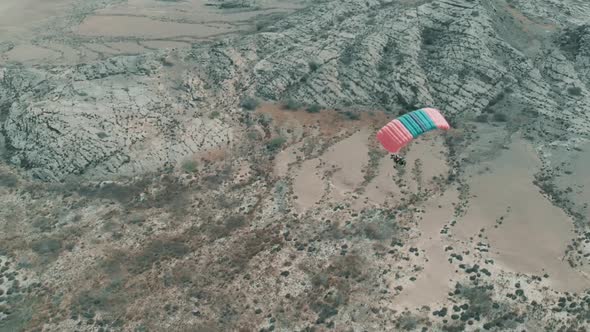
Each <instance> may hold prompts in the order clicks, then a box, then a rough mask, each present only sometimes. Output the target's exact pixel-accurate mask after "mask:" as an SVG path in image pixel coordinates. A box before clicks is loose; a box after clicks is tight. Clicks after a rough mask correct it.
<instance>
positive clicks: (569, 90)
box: [567, 86, 582, 96]
mask: <svg viewBox="0 0 590 332" xmlns="http://www.w3.org/2000/svg"><path fill="white" fill-rule="evenodd" d="M567 93H569V94H570V95H572V96H581V95H582V89H581V88H580V87H577V86H576V87H569V88H567Z"/></svg>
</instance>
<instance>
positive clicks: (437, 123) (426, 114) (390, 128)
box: [377, 108, 451, 166]
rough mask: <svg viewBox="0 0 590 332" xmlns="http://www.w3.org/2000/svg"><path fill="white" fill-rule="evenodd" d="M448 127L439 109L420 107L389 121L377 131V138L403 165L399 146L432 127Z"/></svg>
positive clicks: (445, 128) (394, 159) (403, 160)
mask: <svg viewBox="0 0 590 332" xmlns="http://www.w3.org/2000/svg"><path fill="white" fill-rule="evenodd" d="M450 128H451V126H449V123H448V122H447V120H445V118H444V117H443V116H442V114H440V111H439V110H437V109H435V108H422V109H419V110H415V111H412V112H410V113H406V114H404V115H402V116H400V117H398V118H397V119H393V120H392V121H390V122H389V123H388V124H386V125H385V126H384V127H383V128H381V129H380V130H379V131H378V132H377V139H378V140H379V142H381V145H382V146H383V147H384V148H385V149H386V150H387V151H389V152H391V153H392V154H393V155H392V156H391V158H392V159H393V161H394V162H395V163H396V164H398V165H402V166H403V165H405V164H406V161H405V159H404V158H403V157H402V156H400V155H399V154H398V152H399V150H401V148H403V147H404V146H406V145H407V144H408V143H410V142H411V141H412V140H413V139H414V138H416V137H418V136H420V135H422V134H424V133H425V132H428V131H431V130H434V129H442V130H448V129H450Z"/></svg>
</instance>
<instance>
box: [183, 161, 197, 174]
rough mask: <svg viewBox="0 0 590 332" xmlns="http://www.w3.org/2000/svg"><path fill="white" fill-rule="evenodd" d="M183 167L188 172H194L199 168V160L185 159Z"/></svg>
mask: <svg viewBox="0 0 590 332" xmlns="http://www.w3.org/2000/svg"><path fill="white" fill-rule="evenodd" d="M182 169H183V170H184V171H185V172H187V173H193V172H194V171H196V170H197V162H196V161H194V160H192V159H188V160H185V161H183V162H182Z"/></svg>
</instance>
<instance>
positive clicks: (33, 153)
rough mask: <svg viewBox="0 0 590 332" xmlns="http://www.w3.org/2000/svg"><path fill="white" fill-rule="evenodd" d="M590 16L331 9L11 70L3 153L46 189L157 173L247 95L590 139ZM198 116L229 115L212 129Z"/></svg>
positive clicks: (213, 132) (393, 4)
mask: <svg viewBox="0 0 590 332" xmlns="http://www.w3.org/2000/svg"><path fill="white" fill-rule="evenodd" d="M543 6H545V7H543ZM556 8H561V9H556ZM555 10H559V15H557V16H555V15H550V16H549V15H548V14H547V13H549V12H553V11H555ZM568 13H570V14H568ZM583 13H586V16H585V17H588V15H590V9H589V8H588V6H587V5H583V4H579V2H575V1H571V3H570V2H567V1H566V2H560V3H559V4H557V3H555V2H552V1H545V2H543V3H542V4H539V5H537V4H535V6H534V8H533V7H532V5H531V4H529V3H528V2H526V1H511V2H510V3H504V2H497V3H494V4H491V3H489V2H486V1H468V0H454V1H401V2H398V1H355V0H349V1H325V2H321V3H319V4H316V5H314V6H312V7H310V8H307V9H304V10H300V11H298V12H296V13H295V14H293V15H290V16H289V17H287V18H286V19H283V20H280V21H278V22H275V23H274V24H271V25H268V26H265V27H263V28H262V29H261V31H260V32H258V33H256V34H254V35H250V36H246V37H243V38H239V39H226V40H222V41H218V42H213V43H206V44H202V45H195V46H194V47H193V48H192V49H190V50H177V51H167V52H163V53H153V54H148V55H145V56H140V57H116V58H113V59H110V60H108V61H102V62H97V63H93V64H87V65H82V66H79V67H77V68H49V69H29V68H4V69H3V70H2V77H1V80H0V82H1V83H0V105H2V114H3V115H2V118H1V119H2V121H3V123H2V128H3V133H4V135H5V141H6V143H5V144H6V146H7V148H6V150H8V151H10V153H9V159H10V160H11V162H12V163H14V164H17V165H21V166H23V167H25V168H26V169H29V170H30V171H31V173H32V174H34V175H35V176H37V177H39V178H42V179H47V180H57V179H62V178H63V177H65V176H67V175H68V174H82V173H85V174H88V175H101V174H102V175H111V174H131V173H136V172H142V171H146V170H154V169H157V168H158V167H162V166H163V165H165V164H166V163H174V162H176V161H177V160H178V159H179V158H183V157H184V156H186V155H187V154H190V153H196V152H199V151H203V150H205V149H209V148H215V147H219V146H220V145H223V144H227V140H228V135H229V132H230V129H229V128H231V127H232V126H235V123H234V122H233V120H232V117H234V116H233V115H231V114H232V113H231V112H230V110H231V109H233V108H235V107H236V106H237V105H238V103H239V100H240V99H241V98H243V97H244V96H248V95H250V96H256V97H259V98H262V99H266V100H275V101H279V100H285V99H293V100H297V101H300V102H303V103H307V104H312V103H315V104H320V105H324V106H327V107H337V106H346V105H348V106H350V105H355V106H358V107H372V108H385V109H390V110H402V109H411V108H416V107H420V106H423V105H435V106H437V107H439V108H440V109H442V110H443V111H444V112H445V113H446V114H447V115H448V116H449V117H451V118H455V119H456V121H463V119H467V118H469V117H474V116H476V115H478V114H480V113H482V112H485V111H491V112H501V113H503V114H505V115H507V116H508V118H511V117H512V118H516V117H519V116H520V113H521V112H527V111H534V114H535V115H536V116H541V117H543V119H544V121H545V120H546V121H545V122H546V123H550V124H551V125H550V126H549V127H548V128H550V127H556V128H558V127H563V128H567V129H568V131H570V132H575V133H577V134H587V132H588V130H589V126H588V119H587V117H588V112H585V110H587V109H588V108H590V92H589V87H588V81H589V80H590V72H589V70H588V68H590V66H589V65H588V61H589V60H588V59H589V56H588V55H589V52H590V51H589V49H590V46H589V45H590V36H589V31H590V30H589V28H588V25H578V26H574V25H573V24H576V23H579V21H580V20H581V18H582V17H583V16H582V14H583ZM535 15H536V16H535ZM572 15H575V16H572ZM541 17H549V18H548V19H544V18H541ZM560 17H564V18H563V19H559V18H560ZM576 17H577V18H578V19H577V20H576ZM566 18H568V19H566ZM168 58H173V59H174V60H167V59H168ZM203 110H217V111H218V112H221V113H224V114H228V115H229V116H228V117H227V118H226V120H224V121H219V120H216V121H208V120H204V119H203V117H202V115H203ZM526 123H530V122H528V121H525V122H524V123H523V124H522V126H523V127H525V126H526Z"/></svg>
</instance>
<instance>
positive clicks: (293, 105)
mask: <svg viewBox="0 0 590 332" xmlns="http://www.w3.org/2000/svg"><path fill="white" fill-rule="evenodd" d="M283 108H285V109H288V110H298V109H300V108H301V104H300V103H298V102H296V101H295V100H293V99H288V100H287V101H286V102H285V104H284V105H283Z"/></svg>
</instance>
